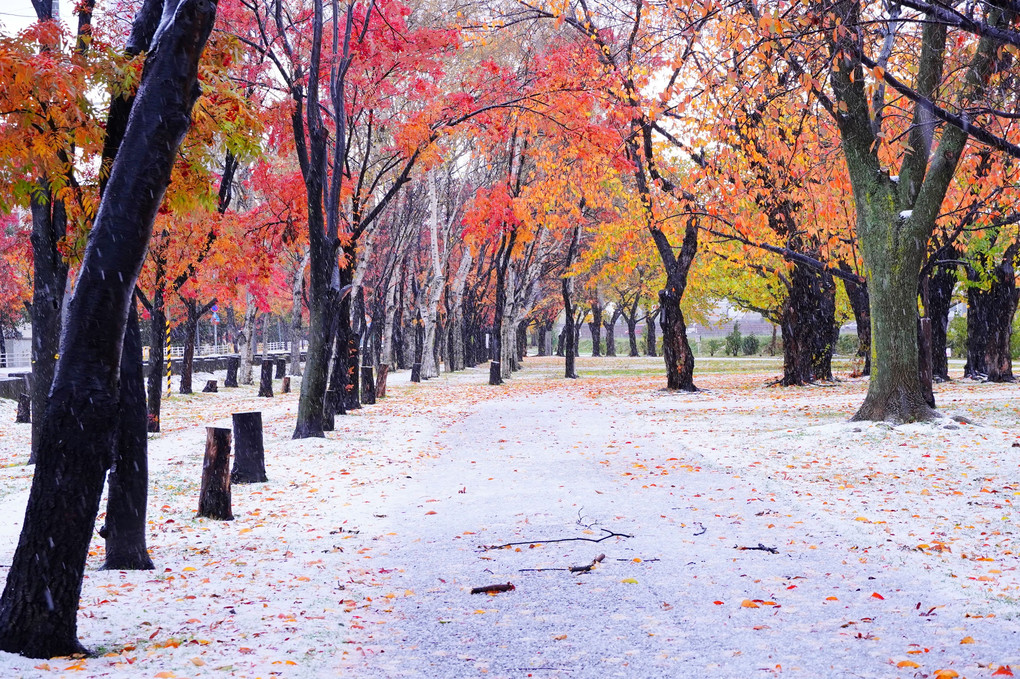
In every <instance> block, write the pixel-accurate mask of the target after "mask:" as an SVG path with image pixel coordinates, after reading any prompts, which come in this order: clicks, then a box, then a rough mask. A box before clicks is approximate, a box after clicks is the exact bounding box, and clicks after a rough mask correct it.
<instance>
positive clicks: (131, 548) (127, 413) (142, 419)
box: [102, 303, 154, 571]
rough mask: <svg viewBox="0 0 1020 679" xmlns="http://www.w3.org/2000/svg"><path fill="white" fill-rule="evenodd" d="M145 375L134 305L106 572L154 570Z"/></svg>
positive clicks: (112, 483) (126, 338) (109, 516)
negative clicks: (149, 519)
mask: <svg viewBox="0 0 1020 679" xmlns="http://www.w3.org/2000/svg"><path fill="white" fill-rule="evenodd" d="M147 421H148V418H147V413H146V409H145V375H144V371H143V369H142V338H141V333H140V332H139V328H138V310H137V308H136V307H135V305H134V304H133V303H132V304H131V307H130V310H129V312H128V320H127V328H126V329H125V332H124V353H123V356H122V358H121V365H120V428H119V433H118V439H117V446H116V448H115V449H114V453H113V464H112V465H111V467H110V473H109V476H108V481H109V485H110V493H109V496H108V498H107V502H106V527H105V530H103V531H102V533H103V534H104V535H103V537H105V538H106V562H105V563H104V564H103V569H104V570H111V571H126V570H151V569H152V568H153V567H154V566H153V564H152V559H151V558H149V552H148V549H147V547H146V541H145V530H146V528H147V527H148V525H147V523H146V520H145V517H146V510H147V503H148V497H149V448H148V445H149V442H148V436H147V427H146V422H147Z"/></svg>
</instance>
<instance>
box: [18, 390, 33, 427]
mask: <svg viewBox="0 0 1020 679" xmlns="http://www.w3.org/2000/svg"><path fill="white" fill-rule="evenodd" d="M14 421H15V422H17V423H19V424H29V423H30V422H31V421H32V395H31V394H19V395H18V414H17V415H15V416H14Z"/></svg>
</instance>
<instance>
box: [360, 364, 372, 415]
mask: <svg viewBox="0 0 1020 679" xmlns="http://www.w3.org/2000/svg"><path fill="white" fill-rule="evenodd" d="M361 402H362V403H364V404H365V405H372V404H373V403H375V375H374V374H373V370H372V366H370V365H363V366H361Z"/></svg>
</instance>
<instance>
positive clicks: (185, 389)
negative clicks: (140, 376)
mask: <svg viewBox="0 0 1020 679" xmlns="http://www.w3.org/2000/svg"><path fill="white" fill-rule="evenodd" d="M184 309H185V313H186V316H185V319H184V356H183V358H182V359H181V386H180V389H179V390H178V393H181V394H190V393H192V390H191V374H192V371H193V370H194V367H195V330H196V328H197V327H198V303H197V302H195V300H193V299H188V300H184Z"/></svg>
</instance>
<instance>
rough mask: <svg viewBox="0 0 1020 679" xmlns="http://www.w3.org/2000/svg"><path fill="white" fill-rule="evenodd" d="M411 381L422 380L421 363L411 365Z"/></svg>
mask: <svg viewBox="0 0 1020 679" xmlns="http://www.w3.org/2000/svg"><path fill="white" fill-rule="evenodd" d="M411 381H412V382H421V363H414V364H412V365H411Z"/></svg>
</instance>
